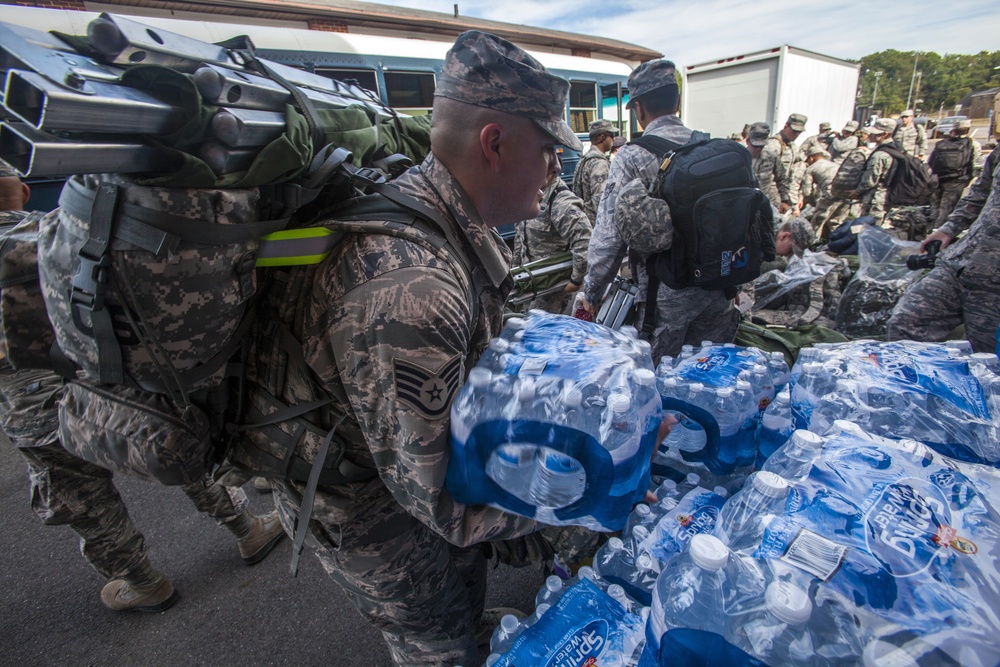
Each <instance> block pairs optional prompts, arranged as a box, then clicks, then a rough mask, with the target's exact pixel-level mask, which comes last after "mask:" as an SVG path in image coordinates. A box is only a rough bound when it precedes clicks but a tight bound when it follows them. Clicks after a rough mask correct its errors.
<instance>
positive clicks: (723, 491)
mask: <svg viewBox="0 0 1000 667" xmlns="http://www.w3.org/2000/svg"><path fill="white" fill-rule="evenodd" d="M712 493H714V494H715V495H717V496H722V497H723V498H725V497H726V496H728V495H729V491H728V490H726V487H724V486H717V487H715V488H714V489H712Z"/></svg>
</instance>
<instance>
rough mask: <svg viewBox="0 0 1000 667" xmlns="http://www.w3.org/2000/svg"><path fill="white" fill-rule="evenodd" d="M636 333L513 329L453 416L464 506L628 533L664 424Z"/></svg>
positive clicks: (580, 326)
mask: <svg viewBox="0 0 1000 667" xmlns="http://www.w3.org/2000/svg"><path fill="white" fill-rule="evenodd" d="M634 333H635V332H634V330H632V331H631V332H629V331H625V332H620V331H614V330H611V329H608V328H607V327H603V326H601V325H598V324H593V323H590V322H584V321H582V320H578V319H575V318H572V317H566V316H562V315H551V314H548V313H545V312H543V311H534V310H533V311H530V312H529V314H528V317H527V318H526V319H520V318H512V319H510V320H508V322H507V324H506V326H505V327H504V329H503V331H502V332H501V335H500V336H499V337H498V338H495V339H494V340H493V341H491V342H490V345H489V349H488V350H487V351H486V353H485V354H484V355H483V357H482V358H481V359H480V361H479V363H478V364H477V365H476V367H475V368H473V369H472V370H471V371H470V373H469V379H468V382H466V384H465V385H464V386H463V387H462V389H461V390H460V391H459V393H458V395H457V396H456V398H455V400H454V402H453V404H452V412H451V442H452V448H451V459H450V461H449V466H448V474H447V481H446V485H447V487H448V490H449V492H450V493H451V494H452V495H453V496H454V497H455V499H456V500H458V501H459V502H464V503H470V504H471V503H474V504H489V505H493V506H495V507H499V508H501V509H504V510H507V511H509V512H514V513H517V514H521V515H523V516H528V517H533V518H535V519H536V520H538V521H542V522H545V523H548V524H551V525H581V526H586V527H589V528H593V529H595V530H620V529H621V528H622V527H623V525H624V523H625V520H626V518H627V516H628V514H629V512H630V511H631V509H632V506H633V505H634V504H635V503H637V502H639V500H641V499H642V497H643V495H644V494H645V491H646V488H647V486H648V483H649V459H650V455H651V454H652V452H653V448H654V447H655V444H656V432H657V429H658V427H659V424H660V420H661V415H662V411H661V405H660V396H659V395H658V393H657V391H656V386H655V376H654V373H653V366H652V360H651V358H650V351H649V345H648V343H646V342H644V341H641V340H638V339H637V338H636V337H635V335H634Z"/></svg>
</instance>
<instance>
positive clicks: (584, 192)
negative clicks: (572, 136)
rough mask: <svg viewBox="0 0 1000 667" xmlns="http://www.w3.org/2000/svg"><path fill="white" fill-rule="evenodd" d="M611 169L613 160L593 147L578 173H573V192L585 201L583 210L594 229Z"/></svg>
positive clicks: (579, 166) (583, 157)
mask: <svg viewBox="0 0 1000 667" xmlns="http://www.w3.org/2000/svg"><path fill="white" fill-rule="evenodd" d="M610 169H611V158H609V157H608V156H607V155H605V154H604V153H602V152H601V151H600V150H599V149H598V148H596V147H595V146H591V147H590V150H588V151H587V152H586V153H584V154H583V156H582V157H581V158H580V162H579V163H578V164H577V165H576V171H575V172H573V192H575V193H576V194H577V195H578V196H579V197H580V199H582V200H583V209H584V211H586V213H587V218H588V219H589V220H590V225H591V226H592V227H593V225H594V223H595V222H596V221H597V209H598V207H599V206H600V204H601V195H602V194H604V185H605V184H606V183H607V181H608V171H609V170H610Z"/></svg>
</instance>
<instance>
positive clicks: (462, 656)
mask: <svg viewBox="0 0 1000 667" xmlns="http://www.w3.org/2000/svg"><path fill="white" fill-rule="evenodd" d="M275 486H276V488H275V504H276V505H277V507H278V513H279V515H280V516H281V522H282V524H283V525H284V526H285V531H286V532H288V534H289V535H292V534H293V527H294V526H295V520H296V517H297V516H298V512H299V507H300V504H301V502H302V496H301V487H300V486H299V485H298V484H294V483H287V482H285V483H279V484H276V485H275ZM324 496H327V494H324V493H323V492H322V491H320V492H318V493H317V497H316V501H315V503H314V507H315V508H314V510H313V512H314V513H313V516H314V517H315V518H314V519H313V520H312V521H311V522H310V525H309V533H310V535H309V539H308V543H309V545H310V546H312V547H314V548H316V549H317V556H318V557H319V560H320V563H321V564H322V566H323V569H324V570H325V571H326V573H327V574H328V575H329V576H330V578H331V579H333V580H334V581H335V582H337V584H338V585H340V587H341V588H342V589H343V590H344V592H345V593H346V594H347V597H348V598H350V600H351V603H352V604H353V605H354V607H355V608H356V609H357V610H358V611H359V612H360V613H361V615H362V616H364V617H365V619H367V620H368V622H369V623H371V624H372V625H374V626H375V627H376V628H378V630H379V631H380V632H381V633H382V637H383V638H384V639H385V642H386V644H387V645H388V647H389V653H390V654H391V656H392V661H393V664H394V665H477V664H480V662H481V661H480V659H479V651H478V649H477V646H476V637H475V633H476V629H477V627H478V626H479V623H480V622H481V620H482V615H483V608H484V605H485V603H486V564H487V563H486V556H485V554H484V552H483V548H482V546H480V545H473V546H471V547H466V548H462V547H456V546H454V545H452V544H449V543H448V542H447V541H445V540H444V539H443V538H442V537H441V536H439V535H437V534H436V533H434V532H433V531H432V530H431V529H430V528H428V527H427V526H425V525H424V524H422V523H421V522H420V521H418V520H417V519H416V518H414V517H413V516H411V515H410V514H408V513H407V512H406V511H405V510H403V508H402V507H401V506H400V505H399V504H398V503H397V502H396V501H395V500H394V499H393V498H392V496H391V494H389V492H388V490H385V489H384V488H383V492H382V493H376V494H375V496H374V497H373V498H370V500H369V502H367V503H366V504H365V508H364V509H363V510H362V512H361V513H360V514H359V515H355V516H354V517H353V519H352V520H351V521H349V522H346V523H334V522H332V521H330V520H329V516H327V517H326V518H324V514H326V512H325V511H324V506H325V505H326V504H327V503H328V502H329V503H331V504H332V503H334V502H336V501H335V500H332V494H331V495H330V496H327V497H324ZM334 511H336V510H334Z"/></svg>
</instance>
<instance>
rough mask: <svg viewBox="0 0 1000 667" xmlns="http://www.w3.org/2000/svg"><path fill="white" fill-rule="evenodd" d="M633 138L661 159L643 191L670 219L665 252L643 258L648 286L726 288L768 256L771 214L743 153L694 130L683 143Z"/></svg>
mask: <svg viewBox="0 0 1000 667" xmlns="http://www.w3.org/2000/svg"><path fill="white" fill-rule="evenodd" d="M632 143H634V144H637V145H639V146H641V147H643V148H645V149H646V150H648V151H649V152H651V153H653V154H654V155H656V156H657V157H658V158H659V159H660V161H661V163H660V169H659V172H658V173H657V177H656V182H655V183H654V184H653V187H652V188H651V190H652V191H653V192H656V193H658V195H659V196H660V197H661V198H662V199H663V200H664V201H666V202H667V205H668V206H669V208H670V217H671V221H672V222H673V227H674V230H673V242H672V244H671V247H670V248H669V249H668V250H664V251H662V252H659V253H655V254H653V255H652V256H651V257H650V258H649V259H648V261H647V271H648V273H649V276H650V280H651V281H652V282H651V287H650V288H649V289H650V290H651V291H652V292H653V293H655V289H656V286H657V285H658V284H659V282H663V283H665V284H666V285H667V286H668V287H670V288H672V289H680V288H684V287H702V288H705V289H730V288H735V287H736V286H738V285H742V284H743V283H747V282H750V281H751V280H753V279H754V278H756V277H757V276H759V275H760V267H761V263H762V262H763V261H771V260H773V259H774V231H773V214H772V211H771V205H770V203H769V202H768V200H767V197H766V196H765V195H764V193H763V192H761V191H760V188H758V187H757V179H756V177H754V174H753V167H752V166H751V158H750V153H749V152H748V151H747V149H746V148H745V147H743V146H741V145H740V144H737V143H736V142H735V141H731V140H729V139H711V138H709V136H708V135H707V134H705V133H703V132H694V133H692V135H691V139H690V140H689V141H688V142H687V143H686V144H679V143H676V142H673V141H670V140H668V139H664V138H663V137H657V136H653V135H648V134H646V135H643V136H642V137H639V138H638V139H634V140H633V141H632Z"/></svg>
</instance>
